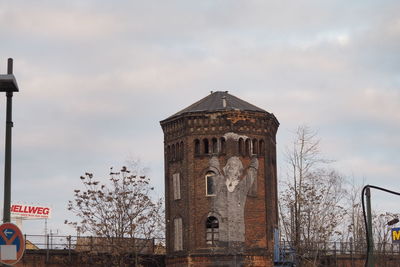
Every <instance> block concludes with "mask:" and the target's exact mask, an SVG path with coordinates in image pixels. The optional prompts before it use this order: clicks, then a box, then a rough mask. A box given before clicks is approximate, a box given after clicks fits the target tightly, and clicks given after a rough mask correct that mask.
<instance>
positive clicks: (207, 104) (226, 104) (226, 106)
mask: <svg viewBox="0 0 400 267" xmlns="http://www.w3.org/2000/svg"><path fill="white" fill-rule="evenodd" d="M225 110H243V111H258V112H267V111H265V110H264V109H261V108H259V107H256V106H254V105H252V104H250V103H248V102H246V101H244V100H242V99H240V98H238V97H236V96H234V95H231V94H229V93H228V91H216V92H212V91H211V94H210V95H208V96H206V97H204V98H202V99H200V100H199V101H197V102H196V103H194V104H192V105H190V106H188V107H187V108H184V109H182V110H181V111H179V112H177V113H175V114H174V115H172V116H170V117H169V118H168V119H170V118H173V117H176V116H179V115H182V114H185V113H193V112H213V111H225Z"/></svg>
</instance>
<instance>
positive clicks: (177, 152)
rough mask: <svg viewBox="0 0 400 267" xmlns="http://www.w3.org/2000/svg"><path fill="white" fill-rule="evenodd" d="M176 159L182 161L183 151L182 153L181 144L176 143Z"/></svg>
mask: <svg viewBox="0 0 400 267" xmlns="http://www.w3.org/2000/svg"><path fill="white" fill-rule="evenodd" d="M175 150H176V151H175V157H176V158H175V159H176V160H180V159H181V151H180V147H179V143H176V146H175Z"/></svg>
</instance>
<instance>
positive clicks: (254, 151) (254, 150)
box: [253, 139, 258, 155]
mask: <svg viewBox="0 0 400 267" xmlns="http://www.w3.org/2000/svg"><path fill="white" fill-rule="evenodd" d="M253 154H255V155H257V154H258V141H257V139H253Z"/></svg>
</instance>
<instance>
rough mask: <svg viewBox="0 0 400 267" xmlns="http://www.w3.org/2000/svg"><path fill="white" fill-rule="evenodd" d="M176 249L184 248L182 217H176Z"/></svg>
mask: <svg viewBox="0 0 400 267" xmlns="http://www.w3.org/2000/svg"><path fill="white" fill-rule="evenodd" d="M174 250H175V251H180V250H183V238H182V218H175V219H174Z"/></svg>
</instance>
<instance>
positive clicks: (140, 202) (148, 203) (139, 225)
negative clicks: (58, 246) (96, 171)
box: [65, 167, 164, 266]
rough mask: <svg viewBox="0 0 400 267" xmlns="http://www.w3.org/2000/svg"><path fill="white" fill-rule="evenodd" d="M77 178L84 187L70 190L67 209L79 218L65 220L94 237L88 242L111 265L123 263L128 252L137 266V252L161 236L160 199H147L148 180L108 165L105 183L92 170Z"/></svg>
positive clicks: (161, 216)
mask: <svg viewBox="0 0 400 267" xmlns="http://www.w3.org/2000/svg"><path fill="white" fill-rule="evenodd" d="M80 179H81V181H82V183H83V185H84V188H85V189H84V190H83V191H81V190H79V189H76V190H74V192H75V195H74V199H73V200H71V201H69V203H68V210H70V211H71V212H73V213H74V214H75V215H76V216H77V217H78V218H80V221H79V222H69V221H65V223H66V224H69V225H71V226H73V227H74V228H75V229H76V230H77V232H78V233H80V234H85V233H86V234H90V235H93V236H95V237H96V239H95V241H96V242H93V238H92V239H91V240H90V242H91V243H90V244H91V245H97V246H96V248H95V250H97V251H96V252H99V253H104V254H107V258H110V259H112V262H111V264H112V265H113V266H125V262H126V258H125V256H127V257H132V255H133V256H134V261H135V266H137V264H138V260H139V258H138V255H139V254H141V253H146V251H147V249H148V248H149V245H151V244H153V243H154V239H153V238H156V237H161V236H162V235H163V227H164V224H163V201H162V199H161V198H160V199H157V200H155V201H154V200H153V199H152V198H151V193H152V191H153V190H154V188H153V187H152V186H151V185H150V179H149V178H148V177H146V176H145V175H143V174H141V173H140V170H139V169H136V170H135V171H134V172H131V171H130V170H128V169H127V168H126V167H122V168H121V170H120V171H118V172H115V171H114V170H113V168H111V170H110V177H109V183H108V184H101V183H100V182H99V181H98V180H96V179H95V178H94V176H93V174H92V173H85V175H84V176H81V177H80ZM86 243H87V242H86ZM106 244H107V245H106ZM91 249H92V250H93V248H91Z"/></svg>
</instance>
